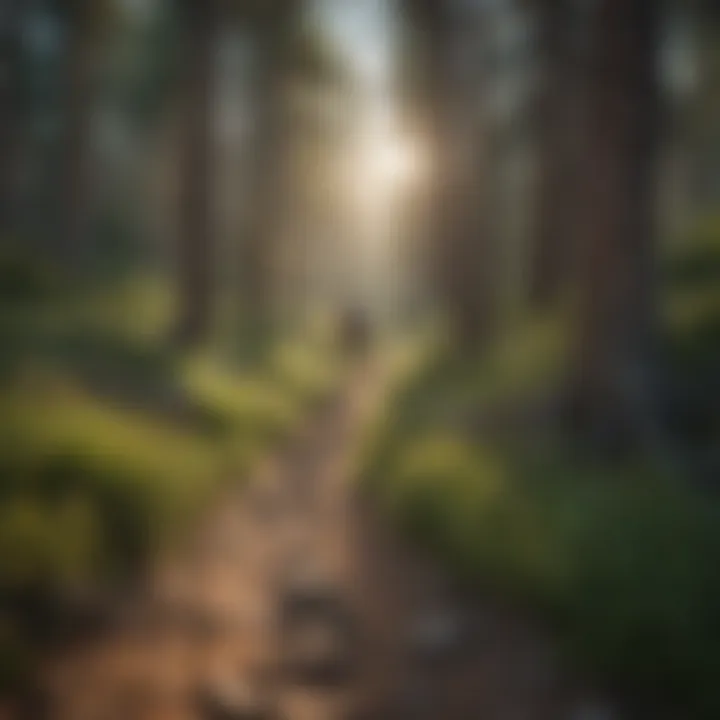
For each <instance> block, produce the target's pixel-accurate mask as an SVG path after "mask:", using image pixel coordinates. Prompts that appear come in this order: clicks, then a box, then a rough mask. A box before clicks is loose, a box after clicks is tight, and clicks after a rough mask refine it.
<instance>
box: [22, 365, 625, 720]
mask: <svg viewBox="0 0 720 720" xmlns="http://www.w3.org/2000/svg"><path fill="white" fill-rule="evenodd" d="M383 392H384V383H383V373H382V371H381V370H380V369H378V366H377V365H373V364H372V363H370V364H367V365H366V366H364V367H362V368H360V369H359V370H358V371H357V372H355V373H354V375H353V377H352V379H351V380H350V381H349V382H348V383H347V385H346V386H345V388H344V389H343V390H341V391H340V392H339V393H338V395H337V397H336V398H335V399H334V400H333V401H332V402H331V403H329V404H328V405H327V406H326V407H323V408H322V409H321V410H320V411H319V412H318V413H317V414H316V415H315V416H313V417H312V418H311V419H310V420H309V421H308V423H307V425H306V427H305V428H304V429H303V430H302V432H301V433H300V434H299V435H298V436H297V437H296V438H294V439H293V441H292V442H291V443H290V444H289V446H288V447H287V448H284V449H283V450H282V451H281V452H279V453H278V454H277V456H276V457H273V458H270V459H268V461H267V463H265V465H264V466H263V467H262V468H260V469H259V470H258V472H257V473H256V475H255V476H254V477H252V478H250V480H249V482H245V483H243V484H242V486H240V485H238V486H237V487H236V488H233V489H232V490H231V492H229V493H228V496H227V497H225V498H223V499H222V501H221V502H219V503H218V504H217V505H216V506H215V507H214V509H213V510H212V511H211V512H210V513H208V515H207V517H206V518H205V520H204V521H203V522H202V523H201V525H200V526H199V527H198V532H197V534H196V535H195V536H194V537H193V538H192V540H191V541H190V542H188V543H187V545H186V546H185V547H183V548H180V549H176V550H175V552H174V556H173V557H166V558H163V559H162V560H160V561H159V562H158V564H157V567H156V568H155V569H154V570H152V571H151V573H150V579H149V580H148V582H147V586H146V587H144V588H143V590H142V592H141V593H140V594H139V595H138V594H134V595H133V599H128V600H127V601H126V603H125V605H126V607H124V608H123V612H122V613H121V614H120V615H121V617H120V616H119V617H118V621H117V622H116V623H115V624H114V625H113V627H112V628H111V629H110V630H108V631H106V632H104V633H103V635H102V636H100V637H96V638H94V639H93V640H92V641H86V642H83V643H82V644H78V645H76V646H72V647H69V648H65V649H64V650H62V651H60V652H58V653H57V654H56V655H55V656H54V657H52V658H50V659H49V660H48V663H47V667H46V668H45V672H44V685H45V693H44V695H45V697H46V698H47V702H46V704H45V708H44V710H43V712H42V713H41V716H42V717H49V718H51V719H52V720H113V719H115V718H117V719H118V720H120V719H122V720H201V719H203V718H208V719H209V720H213V719H215V720H222V719H225V720H232V719H233V718H234V719H236V720H242V719H243V718H256V719H258V720H259V719H260V718H266V717H267V718H276V717H277V718H287V720H325V719H328V720H331V719H335V718H338V719H339V718H347V719H348V720H349V719H350V718H357V719H358V720H360V718H367V720H384V719H388V720H391V719H392V720H400V719H401V718H437V719H438V720H439V719H443V720H452V719H453V718H462V719H463V720H469V719H471V718H482V719H483V720H562V719H564V718H568V720H570V719H575V718H591V717H592V718H600V717H602V718H610V717H615V716H614V715H611V714H610V713H608V712H606V711H605V710H601V709H600V708H599V707H595V708H594V709H593V707H591V704H588V705H587V706H586V707H585V710H582V709H581V707H580V706H581V705H583V704H584V703H586V701H587V702H588V703H591V699H592V698H591V695H590V694H589V691H588V689H587V687H586V686H584V684H583V683H582V682H580V681H579V679H578V676H577V675H576V673H574V672H572V671H570V670H569V669H568V668H563V667H562V666H561V661H560V658H559V654H558V653H557V652H556V647H555V645H554V643H553V640H552V638H551V637H549V636H548V634H547V633H545V632H543V631H542V630H541V629H539V628H538V627H535V626H534V624H533V622H532V621H529V620H528V619H527V616H525V615H524V613H522V612H519V611H514V610H511V609H508V608H507V607H503V605H502V603H499V602H493V601H491V600H487V601H479V600H478V599H477V598H475V599H474V600H473V601H472V602H469V601H467V599H463V598H462V596H461V595H460V594H459V593H457V592H454V591H453V590H452V589H451V583H450V582H449V581H448V580H447V579H446V578H444V577H443V574H442V573H441V572H438V571H437V569H436V568H434V567H433V565H432V563H431V562H429V561H427V560H426V559H425V558H422V557H421V556H420V555H419V554H418V553H417V552H416V551H413V550H411V549H409V548H407V547H406V546H405V545H404V544H403V543H402V541H400V539H399V538H397V537H395V536H394V534H393V532H392V531H391V529H390V528H389V527H387V525H386V524H385V523H383V522H382V521H381V520H380V519H379V518H378V517H377V514H376V513H375V512H374V511H373V508H372V507H371V506H370V504H369V503H368V501H367V500H364V499H362V498H361V497H360V496H359V494H358V493H357V492H356V484H355V483H353V473H354V464H355V463H354V457H355V451H356V450H357V447H358V443H359V441H360V438H361V437H362V431H363V428H364V426H365V423H367V422H368V420H369V419H370V418H371V417H372V416H373V414H374V413H375V412H376V411H377V408H378V405H379V401H380V400H381V398H382V396H383ZM28 717H30V714H28ZM33 717H35V716H34V715H33Z"/></svg>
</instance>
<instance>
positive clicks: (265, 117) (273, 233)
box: [239, 0, 302, 345]
mask: <svg viewBox="0 0 720 720" xmlns="http://www.w3.org/2000/svg"><path fill="white" fill-rule="evenodd" d="M301 6H302V3H301V2H299V0H290V2H283V3H281V4H280V6H279V7H278V6H268V7H267V8H263V9H261V11H260V12H259V13H258V14H257V15H255V16H254V17H252V18H250V20H251V27H252V31H253V39H254V41H255V65H254V74H253V78H252V88H251V92H252V104H253V109H254V127H253V147H252V148H251V166H252V173H253V175H252V177H251V183H250V199H251V202H250V204H249V217H248V223H247V230H246V233H245V237H244V238H243V242H242V246H241V253H240V255H241V257H240V264H241V267H240V288H239V289H240V296H241V297H240V303H241V305H242V307H241V315H242V320H243V328H242V331H243V335H244V336H245V337H244V340H245V341H246V342H249V343H251V344H259V345H263V344H264V341H265V340H266V339H267V337H268V335H269V334H270V333H271V332H272V329H273V326H274V324H275V320H276V312H275V311H276V305H275V304H276V298H277V295H278V288H277V286H276V281H277V270H278V255H279V253H280V252H281V248H280V246H279V242H280V237H279V235H280V232H281V229H282V224H283V221H284V219H285V213H286V210H287V208H286V206H285V201H286V194H285V193H286V181H287V178H286V171H287V166H286V161H287V154H288V141H289V137H290V128H289V127H288V118H287V114H286V113H287V108H286V92H287V79H288V76H289V73H290V71H291V67H290V62H289V53H290V50H291V43H292V38H293V34H294V32H295V31H296V30H297V20H298V17H299V13H300V10H301Z"/></svg>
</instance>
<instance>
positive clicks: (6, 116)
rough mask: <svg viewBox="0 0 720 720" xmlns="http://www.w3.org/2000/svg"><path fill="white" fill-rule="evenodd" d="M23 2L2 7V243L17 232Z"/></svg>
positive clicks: (0, 55) (0, 205) (18, 0)
mask: <svg viewBox="0 0 720 720" xmlns="http://www.w3.org/2000/svg"><path fill="white" fill-rule="evenodd" d="M22 5H23V0H11V1H10V2H5V3H4V5H2V6H1V7H0V242H1V241H4V240H6V239H7V237H8V236H9V235H12V233H13V231H14V230H15V222H14V221H15V218H14V208H15V205H16V201H17V194H16V190H17V179H18V178H17V173H18V155H19V153H18V143H19V139H20V138H19V136H20V124H21V122H22V109H21V105H22V97H21V93H20V78H19V75H20V72H21V68H20V65H21V62H22V58H21V53H22V48H21V43H20V38H21V36H22V35H21V16H22V12H21V8H22Z"/></svg>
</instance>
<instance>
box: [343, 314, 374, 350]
mask: <svg viewBox="0 0 720 720" xmlns="http://www.w3.org/2000/svg"><path fill="white" fill-rule="evenodd" d="M340 332H341V343H342V347H343V350H344V351H345V353H346V354H347V355H349V356H351V357H352V356H358V355H363V354H365V353H366V352H367V350H368V347H369V345H370V327H369V322H368V318H367V316H366V314H365V313H364V312H363V311H362V310H361V309H360V308H357V307H353V308H349V309H348V310H347V311H346V312H345V315H344V316H343V318H342V323H341V328H340Z"/></svg>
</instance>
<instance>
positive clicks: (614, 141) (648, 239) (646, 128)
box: [572, 0, 660, 441]
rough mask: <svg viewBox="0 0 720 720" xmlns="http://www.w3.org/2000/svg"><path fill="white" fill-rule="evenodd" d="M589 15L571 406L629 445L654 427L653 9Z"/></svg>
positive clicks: (630, 3) (594, 427)
mask: <svg viewBox="0 0 720 720" xmlns="http://www.w3.org/2000/svg"><path fill="white" fill-rule="evenodd" d="M596 13H597V14H596V17H595V18H594V22H593V26H592V27H593V30H592V52H591V63H592V65H591V68H590V72H591V76H590V78H589V83H590V92H591V95H592V98H591V107H590V117H589V127H588V131H589V132H588V139H587V140H588V142H587V166H586V167H585V169H584V178H585V188H584V190H585V192H586V193H587V214H586V217H585V223H584V226H583V228H584V229H583V238H582V240H583V258H582V265H581V272H580V278H579V283H578V285H579V287H578V303H577V323H578V325H577V329H576V339H577V347H576V355H575V374H574V377H573V383H574V384H573V388H572V400H573V409H574V411H575V415H576V421H580V422H583V423H585V424H586V427H588V429H590V430H591V432H593V433H601V434H603V435H605V434H608V435H610V437H611V438H612V439H614V440H625V441H634V440H637V439H639V438H638V434H639V433H643V434H647V432H648V429H649V428H650V426H651V425H652V424H653V422H654V412H653V409H652V402H653V392H652V388H651V386H652V381H651V376H652V373H653V365H652V362H653V353H652V340H653V334H654V321H655V318H654V314H653V313H654V310H655V296H654V295H655V292H654V291H655V278H654V267H653V264H654V252H655V227H654V224H655V210H656V208H655V192H656V188H655V180H656V156H657V150H658V134H659V113H660V96H659V81H658V69H657V62H658V44H659V31H660V27H659V26H660V7H659V4H658V3H657V2H656V0H602V1H601V2H600V4H599V6H598V8H597V10H596Z"/></svg>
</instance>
